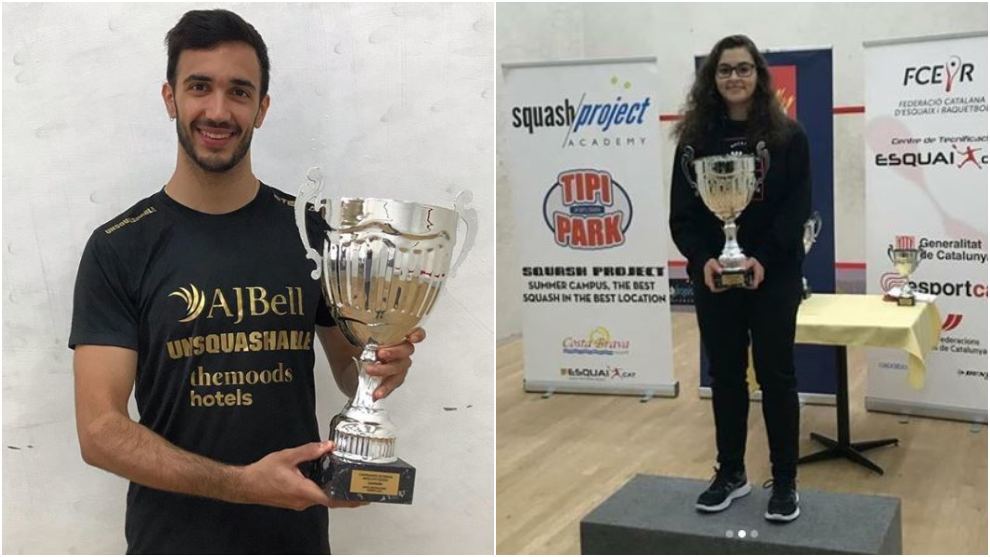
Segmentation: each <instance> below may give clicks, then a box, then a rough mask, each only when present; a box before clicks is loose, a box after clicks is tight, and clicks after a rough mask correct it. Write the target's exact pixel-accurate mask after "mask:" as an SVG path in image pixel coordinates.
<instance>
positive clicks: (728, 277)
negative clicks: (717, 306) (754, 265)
mask: <svg viewBox="0 0 990 557" xmlns="http://www.w3.org/2000/svg"><path fill="white" fill-rule="evenodd" d="M715 287H716V288H752V287H753V270H752V269H750V270H744V269H739V270H726V271H722V272H721V273H716V274H715Z"/></svg>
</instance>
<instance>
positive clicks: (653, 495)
mask: <svg viewBox="0 0 990 557" xmlns="http://www.w3.org/2000/svg"><path fill="white" fill-rule="evenodd" d="M750 482H751V483H753V478H750ZM760 483H762V482H758V483H755V484H754V485H753V491H752V492H751V493H750V494H749V495H747V496H745V497H743V498H741V499H737V500H735V501H734V502H733V503H732V506H731V507H729V509H727V510H725V511H722V512H720V513H715V514H703V513H700V512H698V511H697V510H695V508H694V503H695V500H696V499H697V497H698V495H699V494H700V493H701V492H702V491H704V490H705V488H706V487H707V486H708V482H706V481H700V480H689V479H684V478H670V477H664V476H646V475H642V474H640V475H637V476H635V477H634V478H633V479H631V480H629V481H628V482H627V483H626V484H625V485H624V486H622V488H621V489H619V491H617V492H616V493H615V494H613V495H612V496H611V497H609V498H608V499H606V500H605V501H604V502H603V503H602V504H600V505H599V506H598V507H597V508H595V509H594V510H593V511H591V513H589V514H588V515H587V516H585V517H584V519H582V520H581V553H582V554H584V555H604V554H660V555H663V554H694V555H698V554H713V553H719V554H725V553H727V554H783V553H790V554H816V553H817V554H887V555H890V554H899V553H901V501H900V499H897V498H894V497H881V496H874V495H853V494H845V493H827V492H821V491H812V490H808V489H801V484H800V479H799V483H798V494H799V496H800V507H801V516H799V517H798V518H797V519H796V520H794V521H793V522H790V523H785V524H780V523H772V522H769V521H767V520H766V519H764V518H763V513H764V512H766V508H767V501H768V500H769V499H770V490H769V489H761V488H760V485H759V484H760Z"/></svg>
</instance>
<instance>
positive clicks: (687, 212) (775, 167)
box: [670, 119, 811, 282]
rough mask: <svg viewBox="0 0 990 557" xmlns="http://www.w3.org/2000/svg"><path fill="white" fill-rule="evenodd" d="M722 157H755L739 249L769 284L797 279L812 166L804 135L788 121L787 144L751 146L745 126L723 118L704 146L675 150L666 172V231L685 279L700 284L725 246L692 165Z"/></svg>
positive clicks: (739, 222) (740, 224)
mask: <svg viewBox="0 0 990 557" xmlns="http://www.w3.org/2000/svg"><path fill="white" fill-rule="evenodd" d="M727 153H741V154H749V155H755V156H756V160H757V163H756V178H757V184H756V192H755V193H754V195H753V199H752V201H751V202H750V204H749V205H748V206H747V207H746V209H745V210H744V211H743V212H742V214H741V215H739V218H737V219H736V225H737V226H738V227H739V228H738V232H737V239H738V242H739V246H740V247H741V248H742V250H743V252H744V253H745V254H746V255H747V256H748V257H755V258H756V259H757V260H758V261H759V262H760V264H761V265H763V267H764V269H765V270H766V276H767V279H768V280H771V279H773V278H774V275H780V274H785V275H788V276H793V277H800V269H801V263H802V261H803V260H804V246H803V243H802V237H803V235H804V223H805V221H806V220H808V218H809V217H810V216H811V164H810V154H809V149H808V137H807V135H806V134H805V133H804V129H802V128H801V126H800V124H798V123H797V122H794V121H793V120H791V121H790V123H789V129H788V130H787V134H786V140H785V141H782V142H780V143H779V144H771V143H770V142H768V141H757V144H756V145H752V144H750V142H749V141H748V140H747V139H746V124H745V122H736V121H732V120H728V119H724V120H722V121H721V123H720V125H719V126H718V128H717V131H716V132H715V134H713V137H710V138H709V140H708V142H707V144H706V145H685V144H680V145H678V146H677V152H676V154H675V156H674V165H673V170H672V173H671V187H670V232H671V237H672V238H673V240H674V243H675V244H676V245H677V248H678V249H679V250H680V251H681V253H682V254H684V256H685V257H687V259H688V271H689V275H690V276H691V278H692V280H695V281H699V280H700V279H701V276H702V275H701V270H702V268H703V267H704V264H705V262H706V261H707V260H708V259H709V258H715V259H718V256H719V254H721V253H722V246H724V245H725V233H724V232H723V231H722V225H723V222H722V221H721V220H719V219H718V218H717V217H716V216H715V215H714V213H712V212H711V211H710V210H708V208H707V207H706V206H705V204H704V202H703V201H702V200H701V197H700V196H699V195H698V193H697V191H696V190H695V188H694V187H692V184H691V182H694V183H696V178H695V176H694V167H693V165H692V164H691V161H692V160H694V159H698V158H701V157H705V156H709V155H723V154H727ZM689 180H690V181H689ZM702 282H703V281H702Z"/></svg>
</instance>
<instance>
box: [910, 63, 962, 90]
mask: <svg viewBox="0 0 990 557" xmlns="http://www.w3.org/2000/svg"><path fill="white" fill-rule="evenodd" d="M974 69H975V66H974V65H973V64H970V63H969V62H963V61H962V58H960V57H958V56H950V57H949V61H948V62H946V63H944V64H934V65H922V66H908V67H906V68H904V81H903V83H901V85H903V86H905V87H906V86H908V85H942V84H945V92H946V93H949V92H951V91H952V84H953V83H957V82H958V83H962V82H963V81H970V82H971V81H973V70H974Z"/></svg>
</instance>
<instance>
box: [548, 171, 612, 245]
mask: <svg viewBox="0 0 990 557" xmlns="http://www.w3.org/2000/svg"><path fill="white" fill-rule="evenodd" d="M543 219H544V221H545V222H546V223H547V226H548V227H549V228H550V231H551V232H553V237H554V241H555V242H556V243H557V245H558V246H563V247H568V248H574V249H582V250H585V249H608V248H614V247H616V246H621V245H622V244H624V243H625V241H626V231H627V230H629V225H630V223H631V222H632V202H631V201H630V199H629V194H627V193H626V190H625V189H623V187H622V186H620V185H619V183H618V182H616V181H615V179H614V178H613V177H612V174H611V173H609V172H608V171H605V170H595V169H574V170H565V171H564V172H561V173H560V174H558V175H557V181H556V182H555V183H554V184H553V186H551V187H550V190H549V191H547V194H546V196H545V197H544V198H543Z"/></svg>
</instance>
